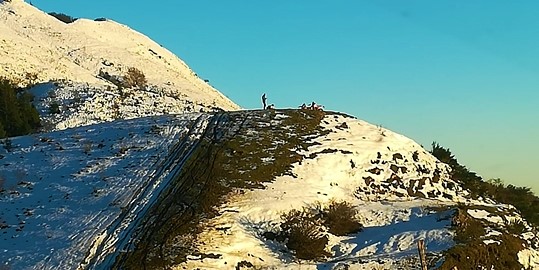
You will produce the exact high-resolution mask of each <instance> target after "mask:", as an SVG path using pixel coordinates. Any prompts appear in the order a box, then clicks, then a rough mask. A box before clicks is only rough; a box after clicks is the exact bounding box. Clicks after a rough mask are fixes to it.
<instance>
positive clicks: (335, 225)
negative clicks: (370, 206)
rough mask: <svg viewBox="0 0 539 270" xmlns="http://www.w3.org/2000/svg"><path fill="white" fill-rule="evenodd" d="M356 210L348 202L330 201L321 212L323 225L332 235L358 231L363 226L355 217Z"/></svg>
mask: <svg viewBox="0 0 539 270" xmlns="http://www.w3.org/2000/svg"><path fill="white" fill-rule="evenodd" d="M356 214H357V210H356V209H355V208H354V206H353V205H352V204H350V203H348V202H345V201H342V202H336V201H332V202H331V203H330V204H329V205H328V206H327V207H326V208H325V209H324V211H323V212H322V218H323V220H324V225H325V226H326V227H327V228H328V231H329V232H330V233H332V234H334V235H340V236H342V235H347V234H351V233H356V232H359V231H361V230H362V229H363V226H362V225H361V223H359V221H358V220H357V218H356Z"/></svg>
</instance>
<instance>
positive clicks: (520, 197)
mask: <svg viewBox="0 0 539 270" xmlns="http://www.w3.org/2000/svg"><path fill="white" fill-rule="evenodd" d="M431 153H432V155H434V156H435V157H436V158H438V160H440V161H441V162H443V163H446V164H448V165H449V166H450V167H451V169H452V172H451V179H453V180H456V181H459V182H460V183H461V184H462V186H463V188H465V189H468V190H469V191H470V192H471V196H472V197H473V198H478V197H483V198H491V199H493V200H495V201H497V202H501V203H504V204H511V205H513V206H514V207H516V208H517V209H518V210H519V211H520V213H521V214H522V216H523V217H524V218H525V219H526V220H527V221H528V222H530V223H531V224H533V225H534V226H536V227H539V197H537V196H536V195H535V194H534V193H533V192H532V191H531V189H530V188H528V187H517V186H514V185H511V184H508V185H506V184H504V183H503V181H502V180H500V179H499V178H498V179H491V180H488V181H484V180H483V178H482V177H480V176H478V175H477V174H476V173H474V172H472V171H470V170H468V168H466V167H465V166H463V165H461V164H459V163H458V161H457V158H455V156H454V155H453V154H452V153H451V151H450V150H449V148H444V147H442V146H440V145H439V144H438V143H436V142H433V143H432V150H431Z"/></svg>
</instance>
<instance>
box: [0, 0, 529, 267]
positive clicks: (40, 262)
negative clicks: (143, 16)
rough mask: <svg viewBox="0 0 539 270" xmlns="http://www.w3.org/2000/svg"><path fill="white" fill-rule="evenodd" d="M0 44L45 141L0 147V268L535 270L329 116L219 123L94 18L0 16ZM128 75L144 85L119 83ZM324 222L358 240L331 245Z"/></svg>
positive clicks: (499, 216) (453, 184)
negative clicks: (30, 99) (31, 100)
mask: <svg viewBox="0 0 539 270" xmlns="http://www.w3.org/2000/svg"><path fill="white" fill-rule="evenodd" d="M0 33H2V35H1V38H0V64H2V69H1V70H0V77H7V78H9V79H10V80H12V81H16V82H20V84H21V85H28V84H30V85H33V87H31V89H30V91H31V92H32V93H33V94H34V95H35V97H36V99H35V103H36V106H37V109H38V110H39V111H40V113H41V116H42V123H43V125H44V128H43V131H44V132H42V133H38V134H33V135H29V136H21V137H16V138H10V139H8V140H4V141H1V145H0V269H4V268H7V269H111V268H112V269H170V268H173V269H249V268H253V269H419V268H420V267H419V265H420V263H419V260H418V258H417V257H418V256H417V255H416V254H417V243H418V242H419V241H420V240H424V242H425V245H426V250H427V256H426V259H427V264H428V267H429V269H444V270H445V269H453V267H458V269H539V239H538V236H537V231H536V228H535V227H533V224H530V223H528V222H527V221H526V220H524V218H523V217H522V216H521V214H520V213H519V211H518V210H517V209H515V207H513V206H512V205H508V204H501V203H499V202H496V201H494V200H492V199H489V198H476V199H474V198H475V197H474V196H471V195H472V194H471V193H470V192H469V190H466V189H465V188H464V187H463V185H462V182H459V180H457V179H452V178H451V175H452V173H451V167H450V166H448V165H447V164H444V163H441V162H440V161H439V160H437V159H436V158H435V157H434V156H433V155H431V154H430V153H429V152H428V151H426V150H425V149H423V148H422V147H421V146H420V145H418V144H417V143H415V142H414V141H412V140H410V139H409V138H406V137H404V136H402V135H399V134H396V133H394V132H391V131H389V130H387V129H384V128H382V127H380V126H375V125H372V124H369V123H367V122H365V121H362V120H358V119H355V118H354V117H350V116H347V115H344V114H342V113H333V112H320V111H315V110H308V109H307V110H305V109H304V110H255V111H231V112H226V110H235V109H238V106H237V105H235V104H234V103H233V102H232V101H230V100H228V99H227V98H226V97H224V96H223V95H222V94H221V93H219V92H218V91H217V90H215V89H213V88H212V87H211V86H209V85H208V84H207V82H205V81H204V80H202V79H200V78H199V77H198V76H197V75H196V74H195V73H194V72H193V71H192V70H190V69H189V67H187V66H186V65H185V63H183V62H182V61H181V60H180V59H178V58H177V57H176V56H174V55H173V54H172V53H170V52H168V51H167V50H166V49H164V48H162V47H161V46H159V45H158V44H156V43H155V42H153V41H151V40H150V39H148V38H147V37H145V36H143V35H141V34H140V33H137V32H135V31H133V30H131V29H129V27H127V26H124V25H120V24H118V23H115V22H113V21H110V20H99V21H91V20H85V19H79V20H77V21H75V22H73V23H70V24H65V23H63V22H61V21H59V20H57V19H56V18H54V17H52V16H49V15H48V14H45V13H43V12H41V11H39V10H37V9H35V8H34V7H32V6H31V5H28V4H26V3H24V2H23V1H21V0H12V1H0ZM132 68H137V69H139V70H140V71H141V72H142V73H143V74H144V78H145V79H146V80H147V83H146V84H136V85H129V84H125V83H124V82H125V81H128V78H129V76H130V70H132ZM131 75H133V73H131ZM135 75H136V74H135ZM221 110H225V112H222V111H221ZM51 130H52V132H47V131H51ZM335 206H341V208H338V207H335ZM332 207H334V209H340V210H338V211H340V212H338V211H337V213H333V214H337V216H338V218H337V220H338V221H340V222H341V221H342V220H343V219H345V218H348V219H353V220H352V221H353V222H354V224H355V225H357V224H359V225H360V226H361V227H362V228H361V230H351V231H348V232H345V233H336V232H335V230H334V229H333V228H332V227H331V226H333V225H331V224H333V223H331V222H328V220H327V219H328V216H330V213H329V211H330V210H331V209H332ZM328 209H329V210H328ZM343 209H344V210H343ZM296 210H297V212H294V211H296ZM345 210H347V211H345ZM290 213H294V215H296V216H301V217H305V218H303V220H307V221H308V222H311V223H302V222H303V221H301V219H300V221H299V222H298V221H297V220H294V219H293V218H292V219H290ZM287 214H288V218H287ZM302 215H304V216H302ZM292 217H293V216H292ZM292 221H294V222H296V223H291V224H292V227H294V226H295V227H294V228H296V229H298V230H299V231H300V232H303V233H304V235H300V236H302V237H304V239H300V240H301V241H300V240H298V238H297V235H295V236H294V234H293V233H291V232H290V231H287V229H286V226H284V224H285V223H287V222H292ZM349 221H350V220H348V221H347V222H349ZM288 226H289V227H288V228H290V224H289V225H288ZM294 241H296V242H300V243H301V245H299V246H300V248H299V249H298V245H295V246H294V245H292V244H291V243H293V242H294ZM302 241H303V242H302ZM312 242H316V243H314V244H313V243H312ZM304 251H307V252H304ZM302 252H303V253H302ZM301 254H314V255H316V256H314V257H313V258H309V259H307V258H305V256H304V255H301Z"/></svg>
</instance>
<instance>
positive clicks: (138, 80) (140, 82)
mask: <svg viewBox="0 0 539 270" xmlns="http://www.w3.org/2000/svg"><path fill="white" fill-rule="evenodd" d="M147 83H148V82H147V81H146V76H145V75H144V73H143V72H142V71H141V70H140V69H138V68H135V67H130V68H129V69H128V70H127V73H126V74H125V76H124V80H123V84H124V87H125V88H132V87H137V88H145V87H146V84H147Z"/></svg>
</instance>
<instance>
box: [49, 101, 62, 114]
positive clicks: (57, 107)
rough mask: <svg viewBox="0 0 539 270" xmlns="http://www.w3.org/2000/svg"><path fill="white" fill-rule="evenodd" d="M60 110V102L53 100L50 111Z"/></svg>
mask: <svg viewBox="0 0 539 270" xmlns="http://www.w3.org/2000/svg"><path fill="white" fill-rule="evenodd" d="M60 112H61V111H60V104H58V102H51V104H50V105H49V113H50V114H59V113H60Z"/></svg>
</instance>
